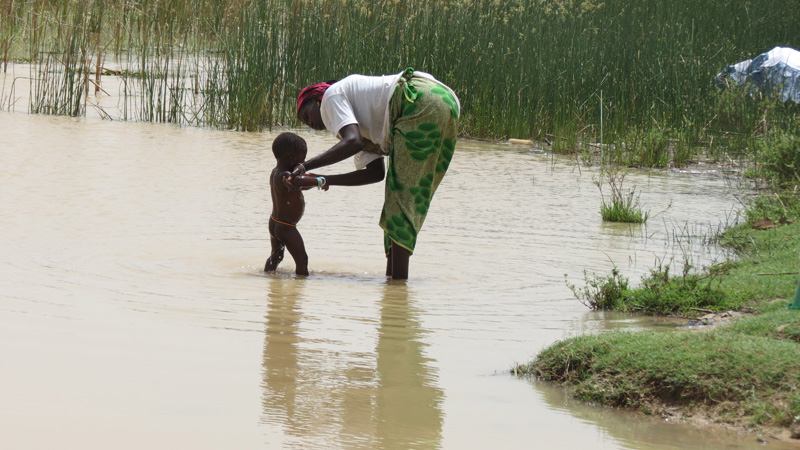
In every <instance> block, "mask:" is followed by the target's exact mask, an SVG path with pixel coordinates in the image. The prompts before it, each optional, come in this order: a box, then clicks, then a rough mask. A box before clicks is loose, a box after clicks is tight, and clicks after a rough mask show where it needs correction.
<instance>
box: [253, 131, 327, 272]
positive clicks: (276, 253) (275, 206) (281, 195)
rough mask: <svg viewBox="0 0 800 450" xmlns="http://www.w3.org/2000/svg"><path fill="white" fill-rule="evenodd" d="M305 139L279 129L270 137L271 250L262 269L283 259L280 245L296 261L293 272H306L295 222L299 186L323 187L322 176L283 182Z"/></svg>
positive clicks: (300, 157) (300, 205) (299, 213)
mask: <svg viewBox="0 0 800 450" xmlns="http://www.w3.org/2000/svg"><path fill="white" fill-rule="evenodd" d="M307 152H308V148H307V147H306V141H305V140H304V139H303V138H301V137H300V136H298V135H296V134H294V133H288V132H287V133H281V134H279V135H278V137H276V138H275V140H274V141H272V153H273V154H274V155H275V159H276V160H277V164H276V165H275V168H274V169H272V173H271V174H270V176H269V187H270V192H271V193H272V214H271V215H270V216H269V236H270V241H271V243H272V253H271V254H270V255H269V258H268V259H267V263H266V264H265V265H264V271H265V272H272V271H274V270H275V269H276V268H277V267H278V264H280V262H281V261H283V253H284V248H286V249H287V250H289V254H291V255H292V258H293V259H294V263H295V265H296V269H295V273H296V274H298V275H308V255H307V254H306V246H305V244H304V243H303V237H302V236H300V232H299V231H297V223H298V222H300V219H301V218H302V217H303V211H304V210H305V206H306V203H305V199H304V198H303V191H302V189H308V188H310V187H314V186H316V187H319V188H322V189H325V190H327V189H328V186H327V183H326V180H325V177H317V176H314V175H313V174H305V175H303V176H299V177H298V176H295V177H293V178H292V183H293V184H294V186H301V188H297V187H294V186H292V185H291V184H289V183H288V182H286V180H287V179H288V178H289V177H290V176H291V172H292V170H293V169H294V167H295V166H297V165H298V164H300V163H302V162H303V161H305V159H306V153H307Z"/></svg>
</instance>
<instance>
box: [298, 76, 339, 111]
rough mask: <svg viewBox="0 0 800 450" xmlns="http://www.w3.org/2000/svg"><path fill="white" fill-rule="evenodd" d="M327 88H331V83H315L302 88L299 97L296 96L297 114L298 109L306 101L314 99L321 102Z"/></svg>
mask: <svg viewBox="0 0 800 450" xmlns="http://www.w3.org/2000/svg"><path fill="white" fill-rule="evenodd" d="M329 87H331V83H317V84H312V85H310V86H306V87H304V88H303V90H302V91H300V95H298V96H297V112H298V113H299V112H300V107H301V106H303V103H305V102H306V100H309V99H314V100H316V101H318V102H321V101H322V96H323V95H324V94H325V91H326V90H328V88H329Z"/></svg>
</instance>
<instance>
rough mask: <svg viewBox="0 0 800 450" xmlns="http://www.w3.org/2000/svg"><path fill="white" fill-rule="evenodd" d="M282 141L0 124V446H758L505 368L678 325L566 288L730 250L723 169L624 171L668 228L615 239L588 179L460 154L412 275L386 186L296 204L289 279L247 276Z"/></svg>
mask: <svg viewBox="0 0 800 450" xmlns="http://www.w3.org/2000/svg"><path fill="white" fill-rule="evenodd" d="M297 131H298V132H299V133H301V134H302V135H303V136H304V137H305V138H306V139H307V140H308V143H309V147H310V154H311V155H313V154H317V153H319V152H321V151H323V150H324V149H326V148H327V147H328V146H330V145H331V144H332V143H333V142H334V141H333V140H332V138H331V137H330V136H329V135H327V134H324V133H315V132H311V131H308V130H297ZM277 133H278V130H275V131H273V132H271V133H270V132H264V133H237V132H229V131H213V130H201V129H195V128H179V127H175V126H167V125H152V124H144V123H131V122H119V121H102V120H99V119H96V118H92V117H89V118H86V119H70V118H63V117H46V116H34V115H28V114H24V113H20V112H16V113H11V112H0V148H1V150H0V199H2V201H0V208H2V210H1V211H0V230H2V232H1V233H0V361H2V366H3V368H2V370H0V398H2V403H3V407H2V408H0V436H2V437H0V440H2V442H3V444H2V447H3V448H13V449H40V448H81V449H100V448H117V449H125V448H193V449H204V448H208V449H212V448H242V449H244V448H452V449H461V448H512V447H515V448H516V447H519V446H523V447H528V446H537V447H542V448H549V447H556V446H557V447H562V448H579V447H580V448H665V447H675V448H685V447H695V446H696V447H705V448H708V447H734V448H747V447H751V446H758V445H760V444H757V443H756V441H755V437H754V436H739V435H733V434H729V433H725V432H719V431H713V430H708V429H698V428H695V427H692V426H688V425H684V424H674V423H669V422H666V421H663V420H659V419H651V418H646V417H643V416H641V415H636V414H630V413H624V412H618V411H614V410H610V409H605V408H597V407H592V406H587V405H585V404H583V403H582V402H580V401H576V400H574V399H570V398H568V397H567V396H566V395H565V394H564V391H563V390H561V389H560V388H557V387H553V386H550V385H547V384H545V383H541V382H536V381H531V380H524V379H517V378H515V377H513V376H511V375H510V374H509V373H508V371H509V369H510V368H511V367H512V365H513V364H514V363H517V362H527V361H528V360H529V359H531V358H532V357H533V356H534V355H535V354H536V353H537V352H538V351H539V350H541V349H542V348H544V347H545V346H547V345H549V344H551V343H553V342H555V341H556V340H559V339H563V338H566V337H569V336H574V335H578V334H581V333H599V332H603V331H606V330H613V329H620V328H626V329H631V330H636V329H644V328H652V327H663V328H670V327H673V326H674V325H675V324H674V323H673V322H668V321H663V320H662V321H658V320H645V319H637V318H635V317H630V316H622V315H614V314H602V313H594V312H591V311H589V310H588V309H587V308H586V307H585V306H583V305H581V304H580V303H579V302H578V301H577V300H576V299H575V298H574V297H573V296H572V293H571V292H570V291H569V289H568V288H567V287H566V285H565V280H564V276H565V274H566V275H567V276H568V279H569V280H570V281H571V282H573V283H576V284H579V285H582V284H583V282H582V279H583V270H588V271H589V272H590V273H592V272H597V273H600V274H606V273H608V271H609V270H610V268H611V267H612V266H613V265H616V266H617V267H619V268H620V269H621V270H622V272H623V273H624V274H625V275H626V276H628V277H630V278H631V279H632V280H638V278H639V276H640V275H641V274H643V273H645V272H647V271H648V270H649V269H650V268H651V267H653V265H654V264H655V263H656V261H658V260H669V259H670V258H675V264H677V263H678V261H680V260H682V259H683V258H684V257H685V256H688V257H690V258H692V260H693V262H694V263H695V264H696V265H703V264H709V263H712V262H715V261H718V260H720V258H722V256H721V255H722V254H721V252H720V251H719V249H715V248H713V247H708V246H704V245H702V240H703V239H702V237H703V236H704V235H707V234H709V233H712V232H713V231H714V230H717V229H718V228H719V227H720V226H722V225H723V224H724V223H725V222H726V221H728V220H732V219H731V217H732V216H733V215H734V214H735V211H736V209H737V208H738V205H739V202H738V200H737V199H736V196H737V195H739V194H741V193H742V192H741V191H740V189H739V187H738V186H737V184H736V183H733V182H731V180H730V179H729V178H728V177H727V176H724V175H723V174H721V173H720V172H715V171H705V172H702V173H688V172H680V171H671V172H651V173H644V172H636V173H633V174H631V175H630V176H629V178H628V179H626V183H627V182H630V185H631V186H632V185H634V184H635V186H636V188H637V189H638V190H640V191H641V199H640V201H641V203H642V205H643V207H644V208H645V209H649V210H650V211H651V214H656V213H660V214H658V216H656V217H654V218H652V219H651V220H650V223H649V225H647V226H644V227H642V226H629V225H613V224H611V225H610V224H604V223H603V222H602V220H601V219H600V213H599V205H600V196H599V192H598V190H597V187H596V186H595V185H594V184H593V183H592V177H593V176H596V174H597V171H596V169H594V168H587V167H582V166H580V165H579V164H577V162H576V161H574V160H570V159H564V158H556V157H553V156H551V155H547V154H544V153H540V152H536V151H531V150H530V149H527V148H525V147H519V146H509V145H500V144H486V143H478V142H471V141H461V142H459V146H458V149H457V153H456V157H455V158H454V160H453V164H452V166H451V170H450V172H449V173H448V175H447V177H446V178H445V180H444V182H443V184H442V185H441V187H440V191H439V192H438V193H437V196H436V198H435V199H434V202H433V205H432V208H431V214H430V215H429V218H428V221H427V223H426V224H425V228H424V229H423V232H422V234H421V235H420V239H419V245H418V249H417V252H416V254H415V255H414V256H413V257H412V259H411V271H410V273H411V279H410V280H409V281H408V282H390V281H387V280H386V278H385V277H384V276H383V270H384V263H385V261H384V258H383V254H382V234H381V230H380V229H379V227H378V226H377V222H378V217H379V214H380V207H381V198H382V192H383V186H381V185H373V186H365V187H360V188H332V189H331V190H330V191H328V192H322V191H317V190H310V191H307V193H306V201H307V209H306V215H305V217H304V218H303V220H302V221H301V222H300V224H299V229H300V231H301V233H302V234H303V236H304V238H305V241H306V246H307V248H308V253H309V256H310V265H309V267H310V269H311V271H312V275H311V276H309V277H308V278H297V277H295V276H294V275H293V273H292V271H293V268H294V264H293V262H292V260H291V258H290V257H288V255H287V259H286V260H285V261H284V263H283V265H282V266H281V267H280V268H279V270H278V272H277V273H276V274H264V273H262V272H261V268H262V267H263V264H264V260H265V259H266V257H267V254H268V240H267V220H268V217H269V209H270V205H269V193H268V188H267V185H266V181H267V175H268V173H269V170H270V169H271V167H272V166H273V165H274V159H273V157H272V155H271V152H270V151H269V146H270V142H271V140H272V138H273V137H274V136H275V135H276V134H277ZM350 167H351V163H349V162H345V163H341V164H339V165H337V166H335V167H334V168H333V169H332V170H335V171H343V170H350ZM320 172H323V171H321V170H320ZM670 204H671V207H670V208H667V206H668V205H670ZM684 235H689V236H684Z"/></svg>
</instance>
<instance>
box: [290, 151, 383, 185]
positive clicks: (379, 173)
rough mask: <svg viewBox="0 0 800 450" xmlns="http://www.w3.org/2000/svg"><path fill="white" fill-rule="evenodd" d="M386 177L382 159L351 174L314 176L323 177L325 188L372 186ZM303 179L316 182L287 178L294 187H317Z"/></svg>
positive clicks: (300, 177) (315, 175)
mask: <svg viewBox="0 0 800 450" xmlns="http://www.w3.org/2000/svg"><path fill="white" fill-rule="evenodd" d="M385 175H386V168H385V166H384V165H383V158H378V159H376V160H375V161H372V162H371V163H369V164H367V167H365V168H364V169H361V170H354V171H352V172H348V173H343V174H339V175H320V174H314V177H324V178H325V185H326V186H331V185H335V186H363V185H365V184H372V183H377V182H379V181H383V177H384V176H385ZM305 179H312V180H316V178H311V177H310V176H308V177H304V176H298V175H294V176H292V177H290V178H289V180H288V181H290V182H291V183H293V184H294V185H295V186H298V187H301V186H317V184H313V183H310V182H309V181H306V180H305Z"/></svg>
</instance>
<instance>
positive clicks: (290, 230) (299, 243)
mask: <svg viewBox="0 0 800 450" xmlns="http://www.w3.org/2000/svg"><path fill="white" fill-rule="evenodd" d="M275 236H277V237H278V239H280V240H281V242H283V243H284V244H286V249H287V250H289V254H291V255H292V258H293V259H294V264H295V266H297V267H296V269H295V273H296V274H298V275H308V255H307V254H306V245H305V243H303V237H302V236H300V232H299V231H297V228H296V227H291V226H288V225H283V224H280V223H278V224H275Z"/></svg>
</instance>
